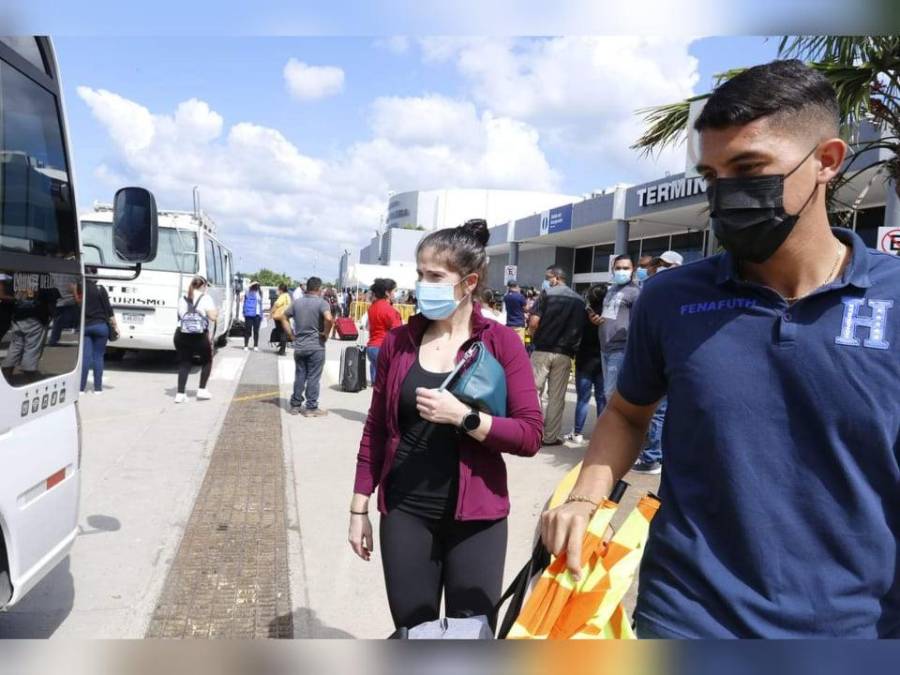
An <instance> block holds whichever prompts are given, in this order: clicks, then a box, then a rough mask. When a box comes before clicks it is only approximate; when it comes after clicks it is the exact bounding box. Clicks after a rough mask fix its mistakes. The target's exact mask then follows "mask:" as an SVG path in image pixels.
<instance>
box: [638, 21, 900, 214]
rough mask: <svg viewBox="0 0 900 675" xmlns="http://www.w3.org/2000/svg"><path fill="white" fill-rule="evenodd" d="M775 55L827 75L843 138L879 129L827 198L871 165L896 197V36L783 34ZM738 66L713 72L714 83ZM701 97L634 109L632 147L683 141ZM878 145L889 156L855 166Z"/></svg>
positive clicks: (899, 114)
mask: <svg viewBox="0 0 900 675" xmlns="http://www.w3.org/2000/svg"><path fill="white" fill-rule="evenodd" d="M778 56H779V58H799V59H802V60H804V61H806V62H807V63H808V64H809V66H810V67H812V68H815V69H816V70H818V71H819V72H820V73H822V74H823V75H825V77H827V78H828V80H829V81H830V82H831V84H832V86H833V87H834V90H835V92H836V93H837V99H838V106H839V107H840V114H841V126H842V129H843V131H844V134H845V136H846V135H848V134H849V133H850V130H852V129H855V128H857V127H858V125H859V124H860V122H862V121H869V122H871V123H873V124H875V125H876V126H877V127H878V128H880V129H881V130H882V136H881V138H879V139H877V140H875V141H871V142H866V143H860V144H857V145H856V147H855V153H854V155H853V157H852V158H851V159H850V161H849V162H847V164H846V165H845V167H844V169H843V171H842V173H841V175H839V176H838V178H837V179H836V180H835V181H833V182H832V184H831V186H830V188H831V189H830V191H829V192H830V196H829V200H830V201H831V202H832V203H835V202H836V200H835V199H834V195H835V193H836V192H837V191H838V190H839V189H840V188H841V187H842V186H843V185H845V184H846V183H848V182H849V181H851V180H853V178H855V177H856V176H858V175H859V174H861V173H862V172H864V171H867V170H869V169H872V168H875V167H877V169H878V173H879V174H882V175H885V176H886V177H888V178H890V179H891V181H892V182H893V185H894V190H895V191H896V192H897V194H898V195H900V76H898V70H900V36H896V35H885V36H833V35H818V36H793V37H792V36H786V37H783V38H782V39H781V42H780V44H779V47H778ZM741 70H742V69H737V70H732V71H729V72H727V73H722V74H720V75H717V76H716V80H717V82H716V84H717V85H718V84H721V83H722V82H724V81H727V80H729V79H731V78H732V77H734V76H735V75H737V74H738V73H740V72H741ZM705 96H706V95H702V96H695V97H693V98H690V99H687V100H685V101H680V102H677V103H668V104H665V105H660V106H654V107H651V108H643V109H641V110H638V111H637V112H638V114H640V115H643V117H644V122H645V124H646V129H645V131H644V134H643V135H642V136H641V137H640V138H639V139H638V140H637V141H636V142H635V143H634V145H632V146H631V147H632V148H633V149H636V150H639V151H640V152H641V153H642V154H643V155H650V154H653V153H654V152H658V151H659V150H661V149H663V148H665V147H667V146H672V145H678V144H680V143H682V142H684V138H685V131H686V129H685V127H686V125H687V119H688V110H689V108H690V104H691V102H693V101H696V100H699V99H702V98H704V97H705ZM879 149H881V150H887V151H888V155H889V156H888V157H887V158H886V159H879V160H876V161H873V162H870V163H869V164H867V165H865V166H858V165H856V160H857V159H858V158H860V157H864V156H866V154H865V151H867V150H879ZM844 206H847V207H851V208H852V207H853V206H855V205H850V204H844Z"/></svg>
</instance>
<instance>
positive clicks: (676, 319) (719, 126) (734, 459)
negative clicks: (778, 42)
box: [542, 61, 900, 638]
mask: <svg viewBox="0 0 900 675" xmlns="http://www.w3.org/2000/svg"><path fill="white" fill-rule="evenodd" d="M838 122H839V114H838V104H837V99H836V95H835V91H834V89H833V88H832V86H831V84H830V83H829V81H828V79H827V78H826V77H825V76H824V75H822V74H821V73H820V72H818V71H816V70H813V69H811V68H809V67H808V66H806V65H804V64H803V63H801V62H799V61H774V62H772V63H770V64H767V65H763V66H756V67H754V68H750V69H748V70H746V71H744V72H743V73H741V74H739V75H737V76H735V77H734V78H732V79H730V80H728V81H727V82H725V83H724V84H722V85H720V86H719V87H718V88H717V89H716V90H715V91H714V92H713V94H712V95H711V96H710V98H709V99H708V101H707V103H706V105H705V107H704V109H703V110H702V112H701V113H700V115H699V116H698V118H697V121H696V123H695V125H694V128H695V129H696V130H697V131H698V132H699V135H700V162H699V164H698V167H697V168H698V170H699V172H700V173H701V174H702V175H703V176H704V177H705V179H706V182H707V185H708V190H707V198H708V200H709V206H710V222H711V225H712V229H713V232H714V233H715V235H716V237H717V238H718V240H719V241H720V242H721V244H722V246H723V247H724V249H725V252H724V253H722V254H720V255H716V256H712V257H710V258H705V259H703V260H699V261H696V262H694V263H692V264H690V265H686V266H684V267H682V268H679V269H675V270H669V271H666V272H665V273H664V274H663V275H662V276H661V277H660V276H659V275H657V278H654V279H651V280H650V281H649V282H648V283H647V284H646V286H645V288H644V290H643V291H642V293H641V297H640V299H639V300H638V303H637V306H636V307H635V311H634V319H633V324H632V330H631V336H630V338H629V344H628V350H627V354H626V357H625V367H624V368H623V371H622V375H621V377H620V378H619V383H618V389H617V392H616V393H615V395H614V396H613V398H612V400H611V401H610V403H609V404H608V405H607V408H606V412H605V413H604V415H603V416H602V417H601V420H600V422H599V423H598V431H597V432H595V434H594V436H593V438H592V440H594V439H596V442H593V443H592V444H591V446H590V448H589V450H588V452H587V456H586V458H585V462H584V467H583V469H582V471H581V475H580V476H579V478H578V480H577V482H576V484H575V487H574V489H573V495H580V496H587V497H589V498H590V499H595V498H596V499H600V498H602V497H604V496H605V495H606V494H608V493H609V490H611V489H612V487H613V485H614V484H615V481H616V479H617V478H620V477H621V476H622V474H623V473H624V472H625V470H626V469H627V468H628V467H629V466H630V465H631V462H632V461H633V460H634V458H635V457H636V456H637V453H638V450H639V447H640V439H641V438H642V437H643V434H644V432H645V430H646V428H647V425H648V422H649V420H650V417H651V415H652V413H653V411H654V408H655V406H656V403H657V402H658V401H659V400H660V399H661V398H662V397H663V396H664V395H666V394H668V401H669V414H668V415H667V417H666V425H665V429H664V430H663V437H664V442H665V449H666V458H665V466H666V468H665V472H664V474H663V486H662V493H661V496H662V500H663V504H664V506H663V508H662V509H660V511H659V514H658V515H657V517H656V518H655V519H654V521H653V526H652V528H651V531H650V538H649V541H648V543H647V547H646V551H645V554H644V558H643V561H642V564H641V571H640V588H639V592H638V602H637V608H636V611H635V617H636V622H637V632H638V635H639V636H644V637H688V638H720V637H729V638H730V637H760V638H766V637H778V638H816V637H826V636H828V637H832V636H840V637H842V638H874V637H885V638H896V637H900V584H898V581H897V571H896V570H897V550H898V542H900V518H898V516H897V514H900V489H898V487H900V485H898V464H897V461H898V460H897V458H898V448H900V403H898V402H900V303H898V298H900V259H897V258H896V257H894V256H888V255H884V254H881V253H878V252H876V251H874V250H870V249H867V248H866V246H865V244H864V242H863V240H862V239H861V238H860V237H859V236H858V235H856V234H855V233H854V232H851V231H849V230H844V229H839V228H832V227H831V226H830V224H829V218H828V211H827V208H826V198H825V192H826V189H827V186H828V183H829V182H830V181H831V180H832V179H834V178H835V177H836V176H837V175H839V173H840V171H841V168H842V166H843V165H844V160H845V158H846V155H847V145H846V143H845V142H844V141H843V140H842V139H841V138H840V137H839V135H838V134H839V124H838ZM590 510H591V509H590V505H584V504H578V503H576V502H574V501H573V502H570V503H569V504H566V505H564V506H562V507H560V508H559V509H555V510H553V511H551V512H548V513H546V514H545V515H544V518H543V526H542V530H543V532H542V535H543V538H544V541H545V542H547V544H548V546H549V547H550V548H551V550H552V551H553V552H558V551H561V550H565V549H566V548H567V546H568V551H569V559H570V560H572V559H574V560H578V559H579V557H580V550H579V548H580V542H581V541H582V538H583V536H584V530H585V523H586V522H587V518H588V516H589V513H590Z"/></svg>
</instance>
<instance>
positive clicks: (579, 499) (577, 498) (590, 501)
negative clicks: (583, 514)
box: [565, 495, 600, 509]
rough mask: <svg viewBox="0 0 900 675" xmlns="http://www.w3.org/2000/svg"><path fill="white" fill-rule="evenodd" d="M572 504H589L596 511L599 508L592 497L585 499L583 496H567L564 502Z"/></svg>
mask: <svg viewBox="0 0 900 675" xmlns="http://www.w3.org/2000/svg"><path fill="white" fill-rule="evenodd" d="M574 502H583V503H585V504H590V505H591V506H593V507H594V509H597V508H598V507H599V506H600V504H599V503H598V502H597V501H596V500H595V499H594V498H593V497H587V496H585V495H569V496H568V497H567V498H566V501H565V503H566V504H572V503H574Z"/></svg>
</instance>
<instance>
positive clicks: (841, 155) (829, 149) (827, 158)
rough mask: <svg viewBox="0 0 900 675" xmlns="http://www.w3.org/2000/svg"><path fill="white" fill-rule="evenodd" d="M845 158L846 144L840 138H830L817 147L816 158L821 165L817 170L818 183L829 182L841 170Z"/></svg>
mask: <svg viewBox="0 0 900 675" xmlns="http://www.w3.org/2000/svg"><path fill="white" fill-rule="evenodd" d="M846 157H847V144H846V143H845V142H844V141H842V140H841V139H840V138H832V139H829V140H827V141H825V142H824V143H822V144H821V145H820V146H819V150H818V152H817V158H818V160H819V162H820V163H821V164H822V168H820V169H819V176H818V179H819V183H828V182H830V181H831V180H832V179H833V178H834V177H835V176H837V175H838V173H839V172H840V170H841V167H842V166H843V165H844V159H845V158H846Z"/></svg>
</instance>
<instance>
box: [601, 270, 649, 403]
mask: <svg viewBox="0 0 900 675" xmlns="http://www.w3.org/2000/svg"><path fill="white" fill-rule="evenodd" d="M633 275H634V263H633V262H632V261H631V258H629V257H628V256H627V255H619V256H616V257H615V259H614V260H613V272H612V283H611V284H610V286H609V289H608V290H607V291H606V296H605V297H604V298H603V311H602V313H601V314H600V326H599V329H598V330H599V333H600V355H601V357H600V358H601V362H602V363H603V387H604V389H605V391H604V395H605V396H606V400H607V401H609V399H610V397H611V396H612V393H613V392H614V391H615V389H616V380H617V379H618V377H619V372H620V371H621V369H622V362H623V361H624V360H625V347H626V345H627V344H628V328H629V325H630V323H631V308H632V306H633V305H634V303H635V301H636V300H637V298H638V295H639V294H640V292H641V289H640V287H639V286H638V285H637V283H635V281H634V278H633Z"/></svg>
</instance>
